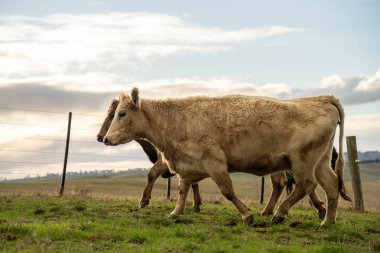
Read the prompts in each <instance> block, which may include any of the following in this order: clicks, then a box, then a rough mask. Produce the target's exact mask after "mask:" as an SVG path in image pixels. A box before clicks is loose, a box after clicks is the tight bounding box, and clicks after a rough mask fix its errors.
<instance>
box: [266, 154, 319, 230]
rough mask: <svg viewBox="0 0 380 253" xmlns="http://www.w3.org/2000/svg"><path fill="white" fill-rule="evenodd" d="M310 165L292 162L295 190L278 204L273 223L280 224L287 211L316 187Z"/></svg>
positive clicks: (312, 169)
mask: <svg viewBox="0 0 380 253" xmlns="http://www.w3.org/2000/svg"><path fill="white" fill-rule="evenodd" d="M310 164H312V163H310V162H309V163H306V162H302V161H300V160H299V161H292V168H293V172H294V178H295V181H296V184H295V188H294V191H293V192H292V193H291V194H290V195H289V196H288V198H287V199H285V200H284V201H283V202H282V203H281V204H280V206H279V208H278V209H277V211H276V213H275V215H274V216H273V218H272V222H273V223H275V224H277V223H281V222H282V221H283V220H284V219H285V216H286V215H287V214H288V211H289V209H290V208H291V207H292V206H293V205H294V204H295V203H297V202H298V201H299V200H301V199H302V198H303V197H305V196H306V195H308V194H310V193H311V192H312V191H313V190H314V189H315V187H316V186H317V182H316V180H315V178H314V173H313V172H314V168H313V166H312V165H310Z"/></svg>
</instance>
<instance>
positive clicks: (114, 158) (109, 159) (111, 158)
mask: <svg viewBox="0 0 380 253" xmlns="http://www.w3.org/2000/svg"><path fill="white" fill-rule="evenodd" d="M0 110H2V111H25V112H33V113H40V114H42V115H43V114H60V115H68V113H66V112H58V111H48V110H37V109H26V108H11V107H5V106H0ZM73 115H74V116H79V117H94V118H99V121H100V123H99V124H98V125H99V128H76V127H71V131H72V133H74V132H75V131H81V132H83V131H88V132H91V133H92V134H93V133H97V131H98V130H99V129H100V125H101V121H102V118H104V117H105V116H101V115H92V114H82V113H73ZM46 117H47V119H48V117H50V116H48V115H47V116H46ZM73 121H74V120H73ZM66 123H67V119H66V118H62V123H61V124H56V125H55V124H49V125H46V124H39V123H37V122H31V123H22V122H5V121H4V119H3V120H2V121H1V122H0V125H4V126H12V127H41V128H47V129H67V125H66ZM65 135H66V131H64V132H63V133H62V136H65ZM80 135H83V134H80ZM94 135H95V134H94ZM95 137H96V136H94V139H95ZM1 140H3V141H4V142H3V143H2V142H1ZM11 140H15V141H17V143H18V144H21V142H22V141H33V142H34V143H35V145H34V146H38V145H37V144H38V143H39V142H65V141H66V139H64V138H62V139H60V138H54V137H52V138H49V135H42V136H41V135H40V134H39V135H37V136H36V137H21V138H20V137H4V136H0V153H3V154H5V155H2V157H3V159H0V164H13V165H16V166H17V165H20V166H23V165H28V167H29V166H31V167H35V166H40V165H46V166H54V167H57V169H58V166H63V160H62V161H58V160H57V159H55V157H58V156H62V157H63V155H64V154H65V153H64V152H63V151H62V152H58V151H50V150H44V149H33V150H29V149H28V150H26V149H15V148H11V147H9V146H8V147H4V145H6V144H7V142H9V141H11ZM34 143H33V144H34ZM70 143H78V144H98V145H99V144H100V143H99V142H97V141H90V140H88V139H72V140H70ZM99 147H101V145H99ZM62 150H64V147H62ZM119 152H120V151H119ZM17 154H35V155H37V156H44V157H38V159H33V161H25V160H17V159H16V160H14V159H4V157H9V156H10V155H12V156H17ZM68 154H69V157H70V158H71V160H72V159H73V158H74V159H75V157H77V158H80V157H89V158H91V157H92V158H94V159H93V160H92V161H88V160H87V161H75V162H74V161H71V162H69V163H68V166H69V168H76V167H86V168H91V167H92V168H103V169H105V170H107V169H108V170H109V169H113V170H114V169H121V170H123V169H124V170H125V169H126V167H127V166H123V165H115V164H110V165H108V164H106V163H114V162H131V161H132V162H133V161H135V162H136V161H148V159H147V157H143V156H128V155H112V154H99V153H90V152H75V151H74V152H73V151H70V150H69V153H68ZM47 155H48V156H50V157H49V158H51V159H53V160H54V161H53V162H47V161H46V156H47ZM99 158H103V159H102V160H99ZM121 159H122V160H121ZM69 160H70V159H69ZM96 162H98V163H100V162H101V163H105V164H104V165H93V164H81V163H96ZM1 167H4V166H1ZM18 167H19V166H18ZM24 167H25V166H24ZM16 169H17V167H16V168H12V170H13V171H6V172H5V171H1V170H0V175H28V176H29V175H41V174H42V173H39V174H38V173H28V172H25V173H24V172H17V170H16ZM49 173H60V174H62V172H58V171H56V170H54V171H49V172H46V174H49ZM3 178H4V177H3Z"/></svg>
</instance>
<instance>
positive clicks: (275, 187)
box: [261, 171, 288, 215]
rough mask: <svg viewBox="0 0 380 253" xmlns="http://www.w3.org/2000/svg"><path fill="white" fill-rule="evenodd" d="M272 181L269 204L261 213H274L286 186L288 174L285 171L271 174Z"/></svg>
mask: <svg viewBox="0 0 380 253" xmlns="http://www.w3.org/2000/svg"><path fill="white" fill-rule="evenodd" d="M270 181H271V184H272V193H271V195H270V198H269V201H268V203H267V205H266V206H265V208H264V210H263V211H262V212H261V215H272V214H273V210H274V208H275V207H276V204H277V201H278V199H279V198H280V196H281V194H282V191H283V190H284V187H285V185H286V184H287V182H288V180H287V177H286V174H285V172H283V171H280V172H276V173H272V174H270Z"/></svg>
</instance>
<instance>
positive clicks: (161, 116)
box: [141, 100, 176, 153]
mask: <svg viewBox="0 0 380 253" xmlns="http://www.w3.org/2000/svg"><path fill="white" fill-rule="evenodd" d="M141 109H142V111H143V112H144V114H145V116H146V118H147V119H148V122H149V127H147V129H146V130H145V131H144V138H145V139H147V140H148V141H150V142H151V143H153V144H154V145H155V146H156V147H157V148H158V149H159V150H160V151H162V152H164V153H165V152H167V151H169V150H170V149H172V147H173V141H175V132H176V131H173V130H174V128H175V126H174V124H175V121H176V120H175V110H173V108H172V107H171V103H170V102H168V101H159V100H143V101H142V107H141ZM169 152H170V151H169Z"/></svg>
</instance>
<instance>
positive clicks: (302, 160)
mask: <svg viewBox="0 0 380 253" xmlns="http://www.w3.org/2000/svg"><path fill="white" fill-rule="evenodd" d="M119 100H120V103H119V105H118V107H117V109H116V112H115V115H116V117H115V118H114V119H113V120H112V123H111V125H110V128H109V130H108V132H107V134H106V136H105V138H104V144H106V145H119V144H124V143H128V142H130V141H132V140H135V139H146V140H148V141H149V142H151V143H152V144H154V145H155V146H156V147H157V148H158V149H159V150H160V151H161V152H162V153H163V155H164V157H165V159H166V160H167V163H168V166H169V169H170V170H171V171H172V172H173V173H177V174H178V176H179V194H180V195H179V198H178V201H177V204H176V207H175V209H174V210H173V211H172V213H171V214H170V216H171V218H173V219H175V218H177V217H179V216H180V215H181V213H182V212H183V210H184V206H185V201H186V197H187V193H188V191H189V189H190V186H191V184H193V183H195V182H198V181H199V180H202V179H204V178H206V177H211V178H212V180H213V181H215V183H216V184H217V185H218V187H219V188H220V190H221V192H222V193H223V195H224V196H225V197H226V198H227V199H228V200H230V201H231V202H232V203H233V204H234V205H235V206H236V208H237V209H238V210H239V212H240V213H241V215H242V217H243V220H244V221H245V223H247V224H249V223H251V222H252V220H253V216H252V214H251V213H250V212H249V210H248V208H247V207H246V206H245V205H244V204H243V203H242V202H241V201H240V200H239V199H238V198H237V196H236V195H235V192H234V189H233V186H232V182H231V178H230V176H229V173H230V172H237V171H240V172H247V173H252V174H255V175H266V174H269V173H273V172H277V171H281V170H290V171H292V173H293V174H294V178H295V181H296V185H295V189H294V191H293V192H292V193H291V194H290V195H289V196H288V198H287V199H286V200H284V201H283V202H282V203H281V204H280V206H279V208H278V209H277V211H276V213H275V215H274V217H273V218H272V221H273V222H274V223H279V222H282V221H283V220H284V218H285V216H286V215H287V213H288V211H289V209H290V208H291V207H292V206H293V205H294V204H295V203H297V202H298V201H299V200H300V199H302V198H303V197H304V196H305V195H307V194H310V193H311V192H312V191H313V190H314V189H315V187H316V186H317V181H318V182H319V183H320V185H321V186H322V188H323V189H324V191H325V193H326V196H327V201H328V205H327V213H326V216H325V219H324V221H323V222H322V224H321V226H324V225H327V224H331V223H334V222H335V220H336V209H337V205H338V198H339V193H340V194H341V196H342V197H343V198H345V199H347V200H350V199H349V197H348V196H347V195H346V192H345V187H344V182H343V179H342V174H343V169H344V158H343V147H342V145H343V129H344V112H343V107H342V106H341V104H340V102H339V100H338V99H336V98H335V97H334V96H319V97H308V98H298V99H291V100H277V99H273V98H268V97H254V96H240V95H236V96H225V97H214V98H210V97H189V98H185V99H168V100H149V99H144V100H141V99H140V98H139V94H138V89H137V88H135V89H133V90H132V94H131V97H129V96H125V95H124V94H122V95H121V96H120V99H119ZM338 123H339V125H340V134H339V157H338V160H337V164H336V173H334V171H333V170H332V169H331V166H330V160H331V154H332V149H333V141H334V136H335V131H336V127H337V125H338Z"/></svg>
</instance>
